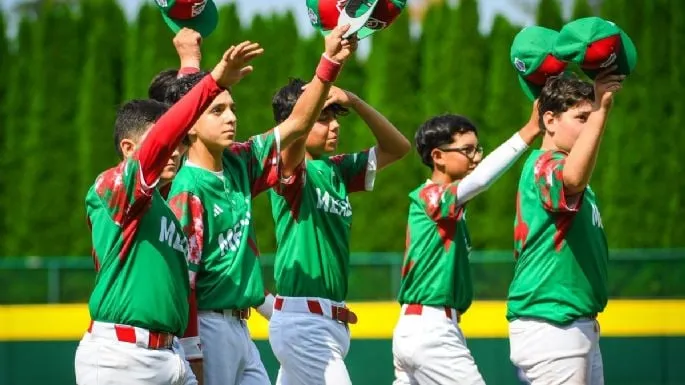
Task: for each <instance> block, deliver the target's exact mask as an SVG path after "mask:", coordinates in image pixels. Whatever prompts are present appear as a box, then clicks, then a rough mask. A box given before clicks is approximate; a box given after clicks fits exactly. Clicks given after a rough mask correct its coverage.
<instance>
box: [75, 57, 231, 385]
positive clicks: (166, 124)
mask: <svg viewBox="0 0 685 385" xmlns="http://www.w3.org/2000/svg"><path fill="white" fill-rule="evenodd" d="M242 64H243V63H242V57H241V56H234V57H229V56H228V54H226V55H224V57H223V58H222V60H221V61H220V62H219V64H218V65H217V66H216V67H215V68H214V70H213V71H212V73H211V75H208V76H206V77H205V78H203V79H202V81H201V82H199V84H198V85H197V87H194V88H193V89H192V90H191V91H190V92H189V93H188V94H187V95H186V96H185V97H184V98H183V99H181V100H179V101H178V103H176V104H175V105H174V106H173V107H171V109H169V110H168V111H167V107H166V105H164V104H162V103H160V102H157V101H152V100H138V101H132V102H128V103H126V104H125V105H123V106H122V107H121V108H120V110H119V111H118V113H117V119H116V123H115V135H114V137H115V144H116V149H117V152H118V153H119V155H120V156H121V157H122V158H123V159H124V160H123V161H122V162H121V163H120V164H119V165H118V166H116V167H114V168H111V169H109V170H107V171H105V172H103V173H102V174H100V175H99V176H98V178H97V179H96V181H95V183H94V185H93V186H92V187H91V188H90V190H89V191H88V194H87V196H86V211H87V214H88V223H89V225H90V228H91V232H92V241H93V259H94V262H95V267H96V270H97V276H96V281H95V288H94V289H93V293H92V295H91V297H90V300H89V311H90V315H91V319H92V322H91V324H90V327H89V328H88V332H87V333H86V334H85V335H84V337H83V339H82V340H81V343H80V344H79V347H78V348H77V351H76V357H75V371H76V381H77V383H78V384H79V385H88V384H103V383H127V384H159V385H162V384H165V385H168V384H183V383H185V382H186V380H187V378H186V377H187V375H186V374H187V373H185V372H186V370H185V366H184V363H183V359H182V357H180V356H179V355H178V352H177V351H176V350H173V349H172V344H173V340H174V336H179V335H182V333H183V331H184V329H185V327H186V324H187V323H188V315H187V313H188V302H187V299H188V294H189V285H188V267H187V262H186V253H187V240H186V237H185V235H184V234H183V232H182V231H181V225H180V223H179V222H178V221H177V220H176V218H175V216H174V214H173V212H172V211H171V209H170V208H169V206H168V205H167V204H166V202H165V200H164V198H163V197H162V196H161V194H160V193H159V190H158V188H159V187H160V186H161V185H164V184H167V183H169V182H170V181H171V179H172V178H173V177H174V175H175V174H176V170H177V169H178V165H179V161H180V155H181V153H182V152H183V151H182V150H183V148H179V145H181V141H182V140H183V138H184V137H185V135H186V133H187V132H188V130H189V129H190V127H191V126H192V125H193V123H194V121H195V120H196V119H197V118H198V116H199V115H200V113H201V111H202V110H203V109H204V108H205V107H206V106H207V105H208V104H209V103H210V102H211V100H212V99H213V98H214V97H215V96H216V95H218V94H220V93H221V91H222V89H224V88H227V87H230V86H231V85H232V84H234V83H235V81H236V79H237V78H239V77H240V76H242V75H241V74H243V71H244V69H243V66H242Z"/></svg>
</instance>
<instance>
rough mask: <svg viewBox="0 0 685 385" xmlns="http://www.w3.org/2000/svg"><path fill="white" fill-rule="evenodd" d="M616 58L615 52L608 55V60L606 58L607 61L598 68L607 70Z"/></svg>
mask: <svg viewBox="0 0 685 385" xmlns="http://www.w3.org/2000/svg"><path fill="white" fill-rule="evenodd" d="M617 57H618V56H616V52H612V53H611V55H609V58H607V60H605V61H604V62H603V63H602V64H600V65H599V68H607V67H609V66H610V65H612V64H614V62H615V61H616V58H617Z"/></svg>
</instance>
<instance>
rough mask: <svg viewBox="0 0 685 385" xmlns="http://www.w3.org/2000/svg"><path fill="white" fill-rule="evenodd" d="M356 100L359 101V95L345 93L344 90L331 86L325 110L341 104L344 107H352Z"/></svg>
mask: <svg viewBox="0 0 685 385" xmlns="http://www.w3.org/2000/svg"><path fill="white" fill-rule="evenodd" d="M355 99H357V95H355V94H353V93H351V92H349V91H345V90H343V89H342V88H338V87H336V86H331V90H330V91H328V96H327V97H326V103H325V104H324V106H323V108H326V107H328V106H330V105H331V104H339V105H341V106H343V107H352V104H353V103H354V100H355Z"/></svg>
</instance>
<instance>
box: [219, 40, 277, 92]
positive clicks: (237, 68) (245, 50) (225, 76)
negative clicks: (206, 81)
mask: <svg viewBox="0 0 685 385" xmlns="http://www.w3.org/2000/svg"><path fill="white" fill-rule="evenodd" d="M263 53H264V48H262V47H261V46H260V45H259V43H252V42H250V41H244V42H242V43H240V44H238V45H237V46H231V48H229V49H228V50H227V51H226V52H225V53H224V56H223V57H222V58H221V60H220V61H219V63H218V64H217V65H216V67H214V69H213V70H212V72H211V76H212V78H214V80H216V82H217V84H218V85H219V86H221V87H223V88H228V87H230V86H232V85H234V84H236V83H238V82H239V81H240V79H242V78H243V77H245V76H246V75H247V74H249V73H250V72H252V71H253V70H254V68H253V67H252V66H251V65H247V64H248V63H249V62H250V61H252V59H254V58H256V57H257V56H260V55H261V54H263Z"/></svg>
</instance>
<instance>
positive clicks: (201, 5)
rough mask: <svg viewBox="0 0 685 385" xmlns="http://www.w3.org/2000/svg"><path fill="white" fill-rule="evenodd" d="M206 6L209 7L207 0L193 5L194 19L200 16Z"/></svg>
mask: <svg viewBox="0 0 685 385" xmlns="http://www.w3.org/2000/svg"><path fill="white" fill-rule="evenodd" d="M163 1H166V0H163ZM205 6H207V0H202V1H199V2H197V3H195V4H193V8H192V10H191V15H192V17H196V16H198V15H199V14H201V13H202V12H203V11H204V10H205Z"/></svg>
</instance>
